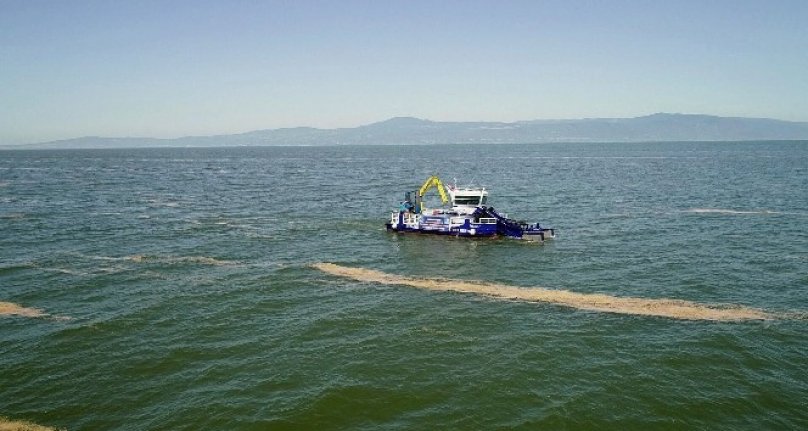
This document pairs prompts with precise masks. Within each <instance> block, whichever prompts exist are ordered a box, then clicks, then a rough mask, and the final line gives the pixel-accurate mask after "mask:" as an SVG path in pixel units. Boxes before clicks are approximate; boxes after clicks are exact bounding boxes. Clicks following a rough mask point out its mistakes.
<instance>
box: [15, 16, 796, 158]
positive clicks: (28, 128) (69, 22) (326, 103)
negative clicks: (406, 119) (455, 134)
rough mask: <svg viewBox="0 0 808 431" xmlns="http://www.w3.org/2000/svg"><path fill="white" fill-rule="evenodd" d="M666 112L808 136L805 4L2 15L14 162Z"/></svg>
mask: <svg viewBox="0 0 808 431" xmlns="http://www.w3.org/2000/svg"><path fill="white" fill-rule="evenodd" d="M655 112H680V113H703V114H713V115H722V116H754V117H770V118H778V119H784V120H795V121H808V1H806V0H793V1H791V0H762V1H743V0H733V1H720V0H709V1H704V0H697V1H676V0H667V1H662V0H660V1H643V0H636V1H619V0H608V1H600V0H596V1H554V2H550V1H538V0H533V1H504V0H500V1H439V0H432V1H417V0H416V1H413V0H409V1H384V0H382V1H350V0H341V1H328V2H326V1H319V2H318V1H258V0H255V1H235V0H221V1H206V0H192V1H170V0H159V1H140V0H130V1H109V0H99V1H80V0H75V1H73V0H52V1H38V0H0V144H16V143H28V142H38V141H44V140H52V139H63V138H72V137H79V136H86V135H100V136H149V137H176V136H184V135H204V134H220V133H235V132H244V131H249V130H255V129H268V128H278V127H295V126H314V127H327V128H331V127H354V126H358V125H361V124H367V123H371V122H375V121H381V120H385V119H387V118H389V117H394V116H415V117H420V118H427V119H431V120H437V121H442V120H492V121H518V120H529V119H545V118H547V119H551V118H585V117H633V116H640V115H647V114H651V113H655Z"/></svg>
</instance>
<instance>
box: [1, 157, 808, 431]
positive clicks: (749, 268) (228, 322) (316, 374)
mask: <svg viewBox="0 0 808 431" xmlns="http://www.w3.org/2000/svg"><path fill="white" fill-rule="evenodd" d="M434 173H438V174H439V175H441V177H442V178H444V179H445V180H447V181H450V182H451V181H452V179H453V178H457V179H458V182H459V184H461V185H465V184H467V183H475V184H477V185H484V186H486V187H487V188H488V190H489V191H490V193H491V198H490V203H491V205H493V206H495V207H496V208H497V210H499V211H503V212H506V213H508V214H509V215H510V216H511V217H513V218H517V219H525V220H527V221H529V222H536V221H540V222H541V223H542V224H543V225H546V226H551V227H554V228H556V229H557V233H558V238H557V239H556V240H555V241H549V242H547V243H546V244H545V245H536V244H530V243H525V242H519V241H510V240H469V239H455V238H443V237H429V236H404V235H393V234H388V233H387V232H385V230H384V226H383V223H384V222H385V220H386V219H387V218H388V217H389V211H391V210H392V209H394V208H396V207H397V204H398V201H399V200H400V199H401V198H402V197H403V192H404V191H406V190H412V189H414V188H416V187H418V186H420V184H421V182H422V181H423V180H424V179H426V178H427V177H428V176H429V175H431V174H434ZM806 190H808V143H806V142H748V143H665V144H547V145H496V146H495V145H490V146H487V145H479V146H451V145H446V146H431V147H429V146H388V147H380V146H379V147H377V146H367V147H359V146H351V147H296V148H291V147H286V148H283V147H275V148H271V147H263V148H211V149H194V148H182V149H179V148H178V149H138V150H75V151H68V150H65V151H19V152H16V151H6V152H2V153H0V226H2V234H0V352H2V354H1V355H0V415H5V416H9V417H13V418H20V419H26V420H31V421H34V422H37V423H41V424H45V425H52V426H58V427H66V428H68V429H69V430H79V429H121V430H142V429H232V430H241V429H243V430H249V429H374V430H375V429H490V428H515V429H535V428H540V427H542V428H551V429H558V428H562V429H593V428H599V429H603V428H606V429H638V430H639V429H643V430H645V429H670V428H684V429H694V428H695V429H739V428H743V429H802V428H806V427H808V414H806V413H805V410H804V406H803V405H804V399H805V394H806V393H808V375H806V372H805V370H806V367H808V362H807V361H806V358H808V331H806V329H808V326H807V325H808V322H807V321H806V319H805V312H806V309H805V303H806V297H808V271H806V267H808V232H807V231H806V226H808V195H806ZM324 262H330V263H333V264H336V265H338V268H348V269H346V270H344V271H348V272H349V273H351V274H354V276H355V277H354V278H353V279H352V278H345V277H342V276H335V275H334V274H333V271H332V273H328V272H324V271H321V270H320V269H318V268H321V269H322V268H325V269H328V268H332V269H333V268H334V267H330V266H326V265H323V263H324ZM382 273H383V274H382ZM379 274H382V275H379ZM371 276H373V277H376V278H372V277H371ZM362 277H365V278H362ZM385 277H389V278H385ZM437 279H450V280H455V281H457V283H460V281H471V282H474V284H473V285H474V286H489V287H490V286H498V287H499V288H502V287H503V286H504V287H505V288H507V289H511V288H513V289H522V290H519V291H516V290H508V292H509V294H511V296H513V295H515V294H518V295H521V294H524V295H528V294H529V293H530V292H534V293H535V291H531V290H530V289H532V288H536V287H539V286H540V287H542V288H544V289H548V290H549V291H569V292H573V293H575V294H581V295H582V296H581V297H583V298H592V297H594V296H596V295H602V296H603V297H607V298H637V299H643V300H648V301H647V302H645V304H658V303H660V301H666V300H681V301H683V303H686V304H696V306H702V305H704V306H705V307H708V308H709V307H712V306H716V307H718V306H724V307H726V306H729V307H730V308H731V309H732V307H734V310H736V311H744V312H746V311H749V310H751V311H752V312H757V311H759V312H761V313H764V314H765V316H764V317H765V318H764V319H762V320H758V319H757V318H754V317H753V318H752V320H745V319H729V320H726V321H725V320H721V319H715V320H698V319H697V320H681V319H678V318H669V317H659V316H654V315H642V314H636V313H634V314H632V313H620V312H603V311H595V310H593V309H581V308H576V307H575V306H568V305H565V304H562V305H558V304H552V303H543V302H528V301H512V300H503V298H499V297H496V296H495V295H491V294H490V292H488V293H486V292H483V294H476V293H469V292H468V291H458V290H460V289H441V288H436V289H430V288H425V289H414V288H412V287H411V286H412V283H415V284H417V283H422V284H423V283H433V282H435V280H437ZM408 283H411V284H409V285H408ZM433 284H434V283H433ZM458 285H459V284H458ZM470 285H471V284H470ZM437 286H438V287H441V286H440V285H437ZM444 287H445V286H444ZM514 292H516V293H514ZM584 295H588V296H584ZM505 299H507V298H505ZM657 300H658V301H657Z"/></svg>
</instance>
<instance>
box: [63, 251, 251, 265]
mask: <svg viewBox="0 0 808 431" xmlns="http://www.w3.org/2000/svg"><path fill="white" fill-rule="evenodd" d="M75 255H77V256H80V257H84V258H88V259H95V260H106V261H112V262H121V261H128V262H134V263H164V264H181V263H196V264H201V265H214V266H225V265H237V264H239V263H240V262H238V261H234V260H222V259H216V258H215V257H208V256H159V255H147V254H133V255H130V256H123V257H112V256H91V255H86V254H81V253H76V254H75Z"/></svg>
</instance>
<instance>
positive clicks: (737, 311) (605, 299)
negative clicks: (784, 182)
mask: <svg viewBox="0 0 808 431" xmlns="http://www.w3.org/2000/svg"><path fill="white" fill-rule="evenodd" d="M312 266H313V267H314V268H316V269H318V270H320V271H323V272H325V273H328V274H331V275H335V276H338V277H344V278H349V279H352V280H357V281H364V282H372V283H381V284H396V285H404V286H410V287H416V288H419V289H426V290H435V291H448V292H462V293H474V294H477V295H482V296H487V297H492V298H500V299H506V300H516V301H528V302H546V303H550V304H556V305H562V306H565V307H572V308H576V309H580V310H589V311H599V312H606V313H618V314H631V315H640V316H656V317H667V318H671V319H680V320H711V321H742V320H769V319H774V316H773V315H772V314H770V313H767V312H765V311H763V310H760V309H756V308H749V307H744V306H740V305H721V306H713V305H707V304H700V303H696V302H691V301H685V300H679V299H665V298H661V299H649V298H632V297H618V296H610V295H605V294H595V293H576V292H570V291H568V290H553V289H546V288H542V287H532V288H524V287H516V286H508V285H503V284H492V283H485V282H481V281H464V280H450V279H441V278H413V277H404V276H400V275H395V274H388V273H384V272H381V271H375V270H371V269H364V268H351V267H346V266H340V265H336V264H333V263H315V264H313V265H312Z"/></svg>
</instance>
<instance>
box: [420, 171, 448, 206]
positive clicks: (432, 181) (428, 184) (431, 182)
mask: <svg viewBox="0 0 808 431" xmlns="http://www.w3.org/2000/svg"><path fill="white" fill-rule="evenodd" d="M432 187H434V188H436V189H438V194H439V195H440V200H441V202H442V203H444V204H445V203H447V202H449V197H448V196H446V190H445V189H444V188H443V183H442V182H441V180H440V178H438V177H437V176H436V175H432V176H431V177H429V178H427V179H426V181H425V182H424V185H422V186H421V189H420V190H418V196H421V197H423V196H424V194H426V192H428V191H429V189H430V188H432ZM421 205H423V202H422V203H421Z"/></svg>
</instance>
